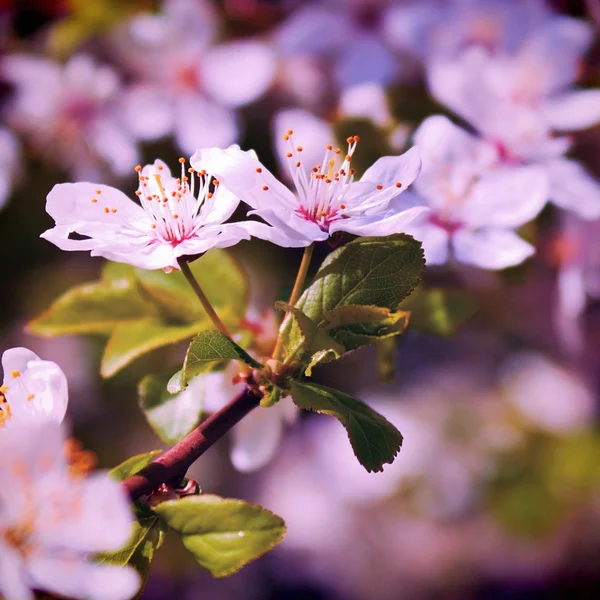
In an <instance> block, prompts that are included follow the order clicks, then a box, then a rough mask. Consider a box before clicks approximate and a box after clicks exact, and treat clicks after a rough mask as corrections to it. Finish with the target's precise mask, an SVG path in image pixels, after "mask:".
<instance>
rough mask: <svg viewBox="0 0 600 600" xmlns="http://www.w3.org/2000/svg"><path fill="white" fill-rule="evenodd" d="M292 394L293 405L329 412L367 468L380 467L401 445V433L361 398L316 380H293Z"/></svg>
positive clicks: (390, 458) (392, 456)
mask: <svg viewBox="0 0 600 600" xmlns="http://www.w3.org/2000/svg"><path fill="white" fill-rule="evenodd" d="M292 398H293V400H294V403H295V404H296V406H298V407H300V408H304V409H306V410H314V411H315V412H319V413H323V414H326V415H331V416H332V417H335V418H336V419H338V421H340V423H341V424H342V425H343V426H344V427H345V428H346V431H347V432H348V437H349V438H350V444H351V445H352V449H353V450H354V454H355V455H356V458H358V461H359V462H360V464H361V465H362V466H363V467H365V469H366V470H367V471H369V472H372V471H383V465H384V464H385V463H390V464H391V463H392V462H393V461H394V458H395V457H396V455H397V454H398V452H399V451H400V447H401V446H402V434H401V433H400V432H399V431H398V430H397V429H396V428H395V427H394V426H393V425H392V424H391V423H390V422H389V421H388V420H387V419H385V418H384V417H383V416H381V415H380V414H379V413H378V412H376V411H374V410H373V409H372V408H371V407H369V406H368V405H367V404H365V403H364V402H361V401H360V400H357V399H356V398H353V397H352V396H348V395H347V394H344V393H343V392H340V391H339V390H334V389H332V388H328V387H325V386H321V385H317V384H315V383H300V382H298V381H296V382H294V383H293V385H292Z"/></svg>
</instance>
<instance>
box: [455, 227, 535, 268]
mask: <svg viewBox="0 0 600 600" xmlns="http://www.w3.org/2000/svg"><path fill="white" fill-rule="evenodd" d="M452 246H453V249H454V256H455V257H456V260H458V261H459V262H462V263H465V264H469V265H475V266H476V267H480V268H482V269H491V270H497V269H506V268H507V267H512V266H515V265H518V264H520V263H522V262H523V261H524V260H525V259H526V258H529V257H530V256H532V255H533V254H534V253H535V248H534V247H533V246H531V245H530V244H528V243H527V242H526V241H524V240H523V239H521V238H520V237H519V236H518V235H517V234H516V233H515V232H514V231H510V230H503V229H482V230H480V231H468V230H466V229H462V230H459V231H457V232H456V233H455V234H454V236H453V238H452Z"/></svg>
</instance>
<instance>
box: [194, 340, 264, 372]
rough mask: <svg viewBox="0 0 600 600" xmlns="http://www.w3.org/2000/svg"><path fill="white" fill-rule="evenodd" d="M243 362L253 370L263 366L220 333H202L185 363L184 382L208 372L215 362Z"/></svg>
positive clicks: (195, 341)
mask: <svg viewBox="0 0 600 600" xmlns="http://www.w3.org/2000/svg"><path fill="white" fill-rule="evenodd" d="M223 360H225V361H229V360H241V361H242V362H245V363H246V364H247V365H250V366H251V367H252V368H253V369H261V368H262V365H261V364H260V363H259V362H257V361H256V360H254V359H253V358H252V357H251V356H250V355H249V354H248V353H247V352H246V351H245V350H244V349H243V348H241V347H240V346H238V345H237V344H236V343H235V342H234V341H232V340H230V339H229V338H228V337H227V336H226V335H224V334H222V333H221V332H220V331H202V332H201V333H199V334H198V335H197V336H196V337H195V338H194V339H193V340H192V343H191V344H190V346H189V348H188V350H187V353H186V355H185V361H184V363H183V381H184V382H189V381H190V379H192V378H193V377H195V376H196V375H199V374H200V373H204V372H206V370H207V369H211V367H212V366H214V363H215V361H223Z"/></svg>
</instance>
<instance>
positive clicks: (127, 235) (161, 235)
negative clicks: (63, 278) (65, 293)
mask: <svg viewBox="0 0 600 600" xmlns="http://www.w3.org/2000/svg"><path fill="white" fill-rule="evenodd" d="M179 161H180V163H181V176H180V177H178V178H175V177H174V176H173V175H171V171H170V170H169V168H168V167H167V166H166V165H165V164H164V163H163V162H162V161H160V160H156V161H155V162H154V164H152V165H146V166H145V167H144V168H143V169H142V167H141V166H139V165H138V166H137V167H136V171H137V172H138V176H139V186H138V190H137V191H136V195H137V197H138V199H139V204H138V203H136V202H134V201H132V200H130V199H129V198H128V197H127V196H126V195H125V194H123V193H122V192H121V191H119V190H117V189H115V188H112V187H109V186H106V185H100V184H95V183H62V184H57V185H56V186H54V188H53V189H52V191H51V192H50V194H48V199H47V202H46V210H47V212H48V214H49V215H50V216H51V217H52V218H53V219H54V220H55V222H56V225H55V226H54V227H53V228H52V229H48V230H47V231H45V232H44V233H43V234H42V235H41V237H43V238H45V239H47V240H48V241H50V242H52V243H53V244H55V245H57V246H58V247H59V248H61V249H62V250H91V254H92V256H103V257H104V258H107V259H109V260H114V261H116V262H125V263H129V264H131V265H134V266H137V267H141V268H143V269H172V268H174V269H177V268H179V267H178V263H177V259H178V258H179V257H181V256H184V255H197V254H202V253H204V252H206V251H207V250H209V249H210V248H226V247H228V246H233V245H234V244H237V243H238V242H239V241H240V240H242V239H250V233H249V232H248V231H247V228H246V226H245V224H243V223H230V224H226V225H224V224H223V223H224V221H226V220H227V219H229V217H231V215H232V214H233V212H234V210H235V209H236V208H237V206H238V204H239V200H238V199H237V198H236V197H235V196H234V195H233V194H232V193H231V192H229V191H228V190H226V189H225V188H224V187H223V186H221V185H219V183H220V182H219V181H218V180H216V179H214V178H212V177H211V176H210V175H208V174H207V173H206V171H203V172H199V173H194V172H191V173H190V174H189V176H188V172H189V171H188V172H186V171H185V160H184V159H183V158H181V159H179ZM196 176H197V177H196ZM196 182H197V187H196ZM71 233H76V234H79V235H80V236H85V239H70V237H69V236H70V234H71Z"/></svg>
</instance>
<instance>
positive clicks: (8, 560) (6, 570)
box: [0, 541, 35, 600]
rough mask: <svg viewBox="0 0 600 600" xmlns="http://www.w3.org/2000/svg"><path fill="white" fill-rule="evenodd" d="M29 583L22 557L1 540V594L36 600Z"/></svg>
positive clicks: (20, 599)
mask: <svg viewBox="0 0 600 600" xmlns="http://www.w3.org/2000/svg"><path fill="white" fill-rule="evenodd" d="M28 583H29V582H28V581H27V578H26V574H25V572H24V569H23V563H22V559H21V557H20V556H19V554H17V552H15V551H14V550H13V549H12V548H11V547H10V546H5V544H4V543H3V542H2V541H0V594H2V596H3V597H4V598H10V599H11V600H34V598H35V596H34V594H33V592H32V591H31V589H30V588H29V586H28V585H27V584H28Z"/></svg>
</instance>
